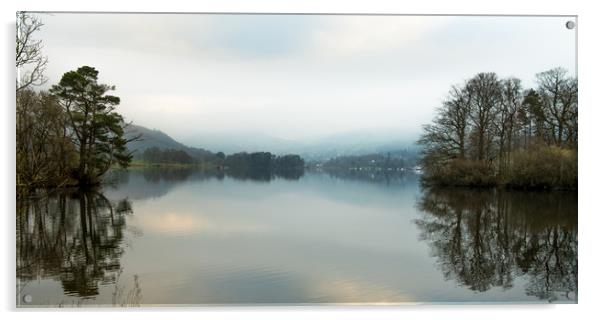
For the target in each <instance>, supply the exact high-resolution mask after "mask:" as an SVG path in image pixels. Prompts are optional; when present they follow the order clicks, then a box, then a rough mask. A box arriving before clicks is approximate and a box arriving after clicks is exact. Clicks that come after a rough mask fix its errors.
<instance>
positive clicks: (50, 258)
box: [17, 192, 132, 298]
mask: <svg viewBox="0 0 602 320" xmlns="http://www.w3.org/2000/svg"><path fill="white" fill-rule="evenodd" d="M131 213H132V207H131V204H130V202H129V201H128V200H127V199H124V200H121V201H118V202H116V203H111V202H110V201H109V200H108V199H107V198H106V197H104V196H103V195H102V194H100V193H96V192H85V193H84V192H61V193H58V194H54V195H49V196H46V195H45V196H42V197H38V198H32V199H29V200H26V201H18V204H17V277H18V278H19V282H20V284H21V285H24V284H26V283H27V282H28V281H32V280H35V279H40V278H41V279H45V278H52V279H55V280H57V281H60V283H61V285H62V288H63V291H64V293H65V294H66V295H71V296H77V297H83V298H91V297H94V296H96V295H98V293H99V286H100V285H104V284H109V283H114V282H115V281H116V279H117V277H118V273H119V271H120V268H121V267H120V261H119V260H120V257H121V255H122V253H123V246H122V242H123V239H124V228H125V226H126V216H127V215H130V214H131Z"/></svg>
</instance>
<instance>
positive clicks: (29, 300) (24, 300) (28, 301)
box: [23, 294, 33, 303]
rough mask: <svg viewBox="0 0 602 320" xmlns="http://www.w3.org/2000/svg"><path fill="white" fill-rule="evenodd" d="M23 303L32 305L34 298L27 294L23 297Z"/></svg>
mask: <svg viewBox="0 0 602 320" xmlns="http://www.w3.org/2000/svg"><path fill="white" fill-rule="evenodd" d="M23 302H25V303H32V302H33V297H32V296H31V295H30V294H26V295H24V296H23Z"/></svg>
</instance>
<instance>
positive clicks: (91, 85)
mask: <svg viewBox="0 0 602 320" xmlns="http://www.w3.org/2000/svg"><path fill="white" fill-rule="evenodd" d="M576 23H577V20H576V17H574V16H404V15H287V14H119V13H110V14H109V13H103V14H101V13H19V14H18V15H17V67H18V68H17V69H18V79H17V89H16V96H17V100H16V101H17V105H16V115H17V128H16V130H17V132H16V136H17V144H16V145H17V148H16V158H17V168H16V171H17V186H16V187H17V190H18V192H17V207H16V226H17V230H16V243H17V256H16V261H17V270H16V275H17V297H16V304H17V306H18V307H80V306H107V307H124V306H125V307H134V306H177V305H181V306H184V305H186V306H205V305H304V304H311V305H316V304H359V305H372V304H406V303H435V304H437V303H468V304H474V303H479V304H482V303H532V304H547V303H576V302H577V297H578V288H577V158H576V150H577V138H578V135H577V132H578V130H577V128H578V122H577V92H578V90H577V68H576V65H577V64H576V32H577V24H576Z"/></svg>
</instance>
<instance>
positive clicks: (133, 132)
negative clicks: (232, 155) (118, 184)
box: [126, 124, 213, 159]
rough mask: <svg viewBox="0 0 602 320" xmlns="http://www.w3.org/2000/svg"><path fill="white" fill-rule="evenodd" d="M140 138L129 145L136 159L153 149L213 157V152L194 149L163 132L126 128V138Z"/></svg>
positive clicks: (200, 157)
mask: <svg viewBox="0 0 602 320" xmlns="http://www.w3.org/2000/svg"><path fill="white" fill-rule="evenodd" d="M136 136H140V139H139V140H137V141H132V142H129V143H128V144H127V147H128V149H129V150H131V151H134V158H139V157H140V155H141V154H142V153H143V152H144V151H145V150H146V149H150V148H153V147H156V148H159V149H161V150H178V151H184V152H186V153H187V154H188V155H190V156H192V157H194V158H197V159H203V158H207V157H211V156H213V153H212V152H211V151H208V150H206V149H203V148H194V147H189V146H186V145H184V144H183V143H180V142H178V141H176V140H174V139H173V138H172V137H170V136H168V135H167V134H165V133H164V132H163V131H161V130H156V129H149V128H146V127H143V126H139V125H135V124H130V125H129V126H128V127H127V128H126V137H127V138H128V139H130V138H132V137H136Z"/></svg>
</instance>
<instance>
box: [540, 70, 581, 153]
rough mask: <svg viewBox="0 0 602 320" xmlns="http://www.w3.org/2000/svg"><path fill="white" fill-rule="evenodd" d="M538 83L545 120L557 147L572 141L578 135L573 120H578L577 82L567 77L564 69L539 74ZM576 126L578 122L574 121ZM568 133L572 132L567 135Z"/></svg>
mask: <svg viewBox="0 0 602 320" xmlns="http://www.w3.org/2000/svg"><path fill="white" fill-rule="evenodd" d="M536 76H537V83H538V85H539V90H538V91H539V94H540V96H541V98H542V103H543V108H544V111H545V120H546V123H547V124H548V126H549V130H550V131H551V135H552V138H553V141H554V143H555V144H556V145H562V144H564V143H566V142H567V141H569V140H571V139H572V137H571V138H568V136H571V135H574V134H576V128H572V127H571V125H572V123H571V122H572V121H571V120H572V119H573V118H574V119H575V120H576V118H577V80H576V79H574V78H570V77H568V76H567V71H566V70H565V69H563V68H555V69H551V70H548V71H545V72H541V73H538V74H537V75H536ZM574 122H575V123H574V124H575V125H576V121H574ZM567 131H570V132H569V134H567Z"/></svg>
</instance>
